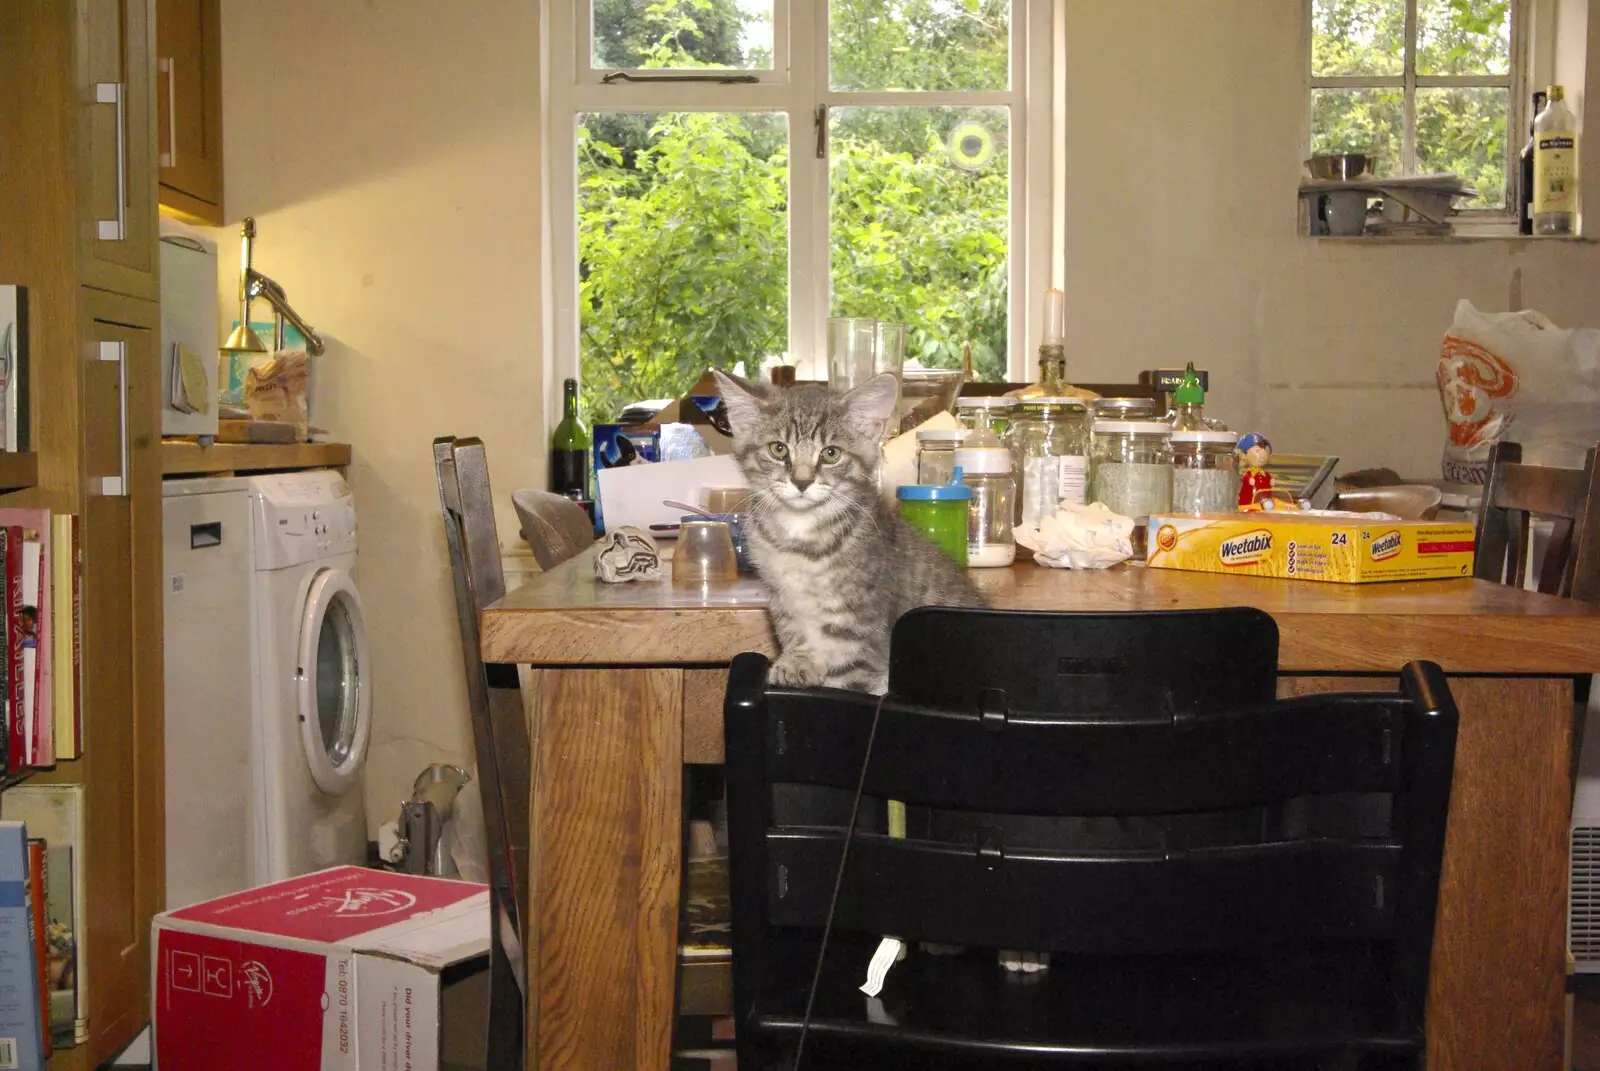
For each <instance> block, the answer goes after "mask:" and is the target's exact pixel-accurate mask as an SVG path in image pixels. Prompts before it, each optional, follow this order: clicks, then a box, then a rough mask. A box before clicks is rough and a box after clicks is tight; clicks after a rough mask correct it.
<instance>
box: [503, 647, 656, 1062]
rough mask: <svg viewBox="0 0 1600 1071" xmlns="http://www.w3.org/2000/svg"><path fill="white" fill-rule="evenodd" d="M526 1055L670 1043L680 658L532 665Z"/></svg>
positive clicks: (637, 1050) (590, 1056)
mask: <svg viewBox="0 0 1600 1071" xmlns="http://www.w3.org/2000/svg"><path fill="white" fill-rule="evenodd" d="M532 686H533V698H532V717H533V742H532V747H533V751H534V755H533V770H534V778H533V799H532V812H531V813H532V821H531V825H532V839H533V859H532V860H531V863H530V869H531V871H532V875H531V877H530V885H531V889H530V895H531V898H532V903H531V905H530V908H529V914H530V916H531V918H532V926H533V928H534V931H535V932H536V934H537V938H538V939H537V943H536V945H535V947H534V948H533V949H532V950H530V964H529V981H530V993H529V1019H528V1021H529V1023H530V1024H531V1026H530V1031H529V1033H530V1038H529V1051H528V1067H529V1068H530V1071H531V1069H533V1068H544V1069H546V1071H556V1069H559V1071H628V1069H636V1071H657V1069H662V1071H664V1069H665V1068H666V1067H667V1066H668V1062H669V1059H670V1056H671V1051H670V1050H671V1043H672V1018H673V996H674V993H673V988H674V981H675V975H676V969H677V954H678V898H679V883H680V880H681V879H680V873H681V867H682V809H683V765H682V764H683V718H682V709H681V708H682V694H683V671H682V670H677V669H541V670H538V671H537V672H535V673H534V674H533V682H532Z"/></svg>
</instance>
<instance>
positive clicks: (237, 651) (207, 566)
mask: <svg viewBox="0 0 1600 1071" xmlns="http://www.w3.org/2000/svg"><path fill="white" fill-rule="evenodd" d="M163 492H164V502H163V507H164V509H163V537H164V551H165V553H164V559H165V575H166V596H165V607H166V626H165V629H166V636H165V641H166V642H165V660H166V774H167V777H166V814H167V906H168V907H169V908H176V907H181V906H184V905H187V904H191V903H195V902H197V901H200V900H204V899H207V898H210V897H214V896H219V895H223V894H225V893H229V892H235V891H237V890H239V889H243V888H250V887H252V886H256V885H260V884H263V883H265V882H269V881H277V880H279V879H281V878H287V877H292V876H295V875H298V874H304V873H308V872H310V871H313V870H319V869H321V868H323V867H327V866H332V865H335V864H337V863H358V864H359V863H362V862H365V860H366V855H367V824H366V814H365V810H364V805H363V802H362V786H361V773H362V767H363V765H364V764H365V762H366V753H367V744H368V741H369V740H370V739H371V736H372V680H371V672H372V671H371V657H370V651H369V647H368V642H367V629H366V621H365V618H364V616H363V614H362V609H361V597H360V594H359V592H358V591H357V588H356V581H355V571H356V513H355V505H354V502H353V501H352V499H351V497H350V490H349V487H348V485H347V484H346V483H345V481H344V479H343V478H342V477H341V476H340V475H339V474H338V473H335V472H330V471H312V472H297V473H283V474H277V475H271V476H253V477H239V478H228V479H199V480H171V481H168V482H167V483H166V484H165V485H164V487H163Z"/></svg>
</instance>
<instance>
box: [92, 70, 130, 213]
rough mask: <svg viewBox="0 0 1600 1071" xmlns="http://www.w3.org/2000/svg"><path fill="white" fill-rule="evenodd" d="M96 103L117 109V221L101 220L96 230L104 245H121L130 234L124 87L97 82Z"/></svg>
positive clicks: (126, 113)
mask: <svg viewBox="0 0 1600 1071" xmlns="http://www.w3.org/2000/svg"><path fill="white" fill-rule="evenodd" d="M94 102H95V103H96V104H114V105H116V108H117V218H116V219H102V220H99V221H98V222H97V223H96V229H97V232H98V236H99V238H100V240H101V241H102V242H120V241H122V239H123V238H125V237H127V233H128V218H127V210H126V208H125V207H124V206H125V205H126V204H127V201H128V103H127V95H126V94H125V93H124V92H123V88H122V83H121V82H96V83H95V84H94Z"/></svg>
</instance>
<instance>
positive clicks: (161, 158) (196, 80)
mask: <svg viewBox="0 0 1600 1071" xmlns="http://www.w3.org/2000/svg"><path fill="white" fill-rule="evenodd" d="M156 158H157V163H158V165H159V174H160V177H161V190H160V195H161V203H162V204H164V205H166V206H167V207H169V208H175V209H177V210H178V211H179V212H182V213H184V214H186V215H190V216H194V217H196V218H198V219H200V220H203V221H204V222H206V223H212V224H218V225H220V224H221V223H222V0H156Z"/></svg>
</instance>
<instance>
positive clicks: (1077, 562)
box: [1016, 502, 1133, 569]
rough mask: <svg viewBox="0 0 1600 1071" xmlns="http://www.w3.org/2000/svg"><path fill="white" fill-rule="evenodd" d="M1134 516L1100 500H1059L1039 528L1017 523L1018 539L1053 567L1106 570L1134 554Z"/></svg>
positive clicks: (1037, 559) (1045, 563)
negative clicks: (1078, 502) (1086, 502)
mask: <svg viewBox="0 0 1600 1071" xmlns="http://www.w3.org/2000/svg"><path fill="white" fill-rule="evenodd" d="M1132 536H1133V519H1132V518H1131V517H1124V516H1122V515H1121V514H1120V513H1112V512H1111V510H1110V509H1109V508H1107V506H1106V505H1105V503H1103V502H1091V503H1090V504H1089V505H1087V506H1077V505H1072V504H1070V503H1067V502H1063V503H1061V505H1060V506H1059V507H1057V509H1056V511H1055V513H1053V514H1051V515H1050V516H1048V517H1046V518H1045V519H1044V520H1043V521H1042V522H1040V524H1039V527H1037V528H1033V527H1022V526H1019V527H1018V528H1017V531H1016V537H1017V542H1018V543H1020V544H1022V545H1023V546H1025V547H1027V548H1028V549H1029V550H1031V551H1033V560H1034V561H1036V562H1038V563H1039V564H1040V565H1047V566H1049V567H1050V568H1052V569H1105V568H1108V567H1110V566H1113V565H1115V564H1117V563H1118V562H1123V561H1127V560H1128V559H1129V558H1131V557H1133V539H1132Z"/></svg>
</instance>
